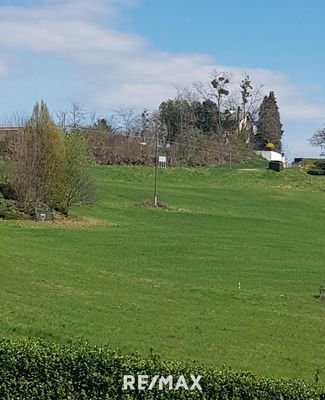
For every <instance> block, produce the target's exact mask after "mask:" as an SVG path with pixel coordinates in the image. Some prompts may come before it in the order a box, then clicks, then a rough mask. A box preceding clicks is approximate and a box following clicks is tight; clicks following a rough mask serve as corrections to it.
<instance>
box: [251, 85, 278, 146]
mask: <svg viewBox="0 0 325 400" xmlns="http://www.w3.org/2000/svg"><path fill="white" fill-rule="evenodd" d="M282 134H283V130H282V124H281V121H280V113H279V107H278V105H277V102H276V99H275V96H274V92H270V94H269V95H268V96H265V97H264V99H263V102H262V104H261V106H260V110H259V119H258V122H257V134H256V136H255V139H256V147H257V149H258V150H263V149H264V148H265V145H266V144H267V143H273V144H274V146H275V150H276V151H281V148H282V145H281V138H282Z"/></svg>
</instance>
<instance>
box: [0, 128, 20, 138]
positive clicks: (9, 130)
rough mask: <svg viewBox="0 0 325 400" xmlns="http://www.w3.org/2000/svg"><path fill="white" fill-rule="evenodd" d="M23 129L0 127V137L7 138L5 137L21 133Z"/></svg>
mask: <svg viewBox="0 0 325 400" xmlns="http://www.w3.org/2000/svg"><path fill="white" fill-rule="evenodd" d="M23 129H24V128H22V127H20V126H0V136H1V137H3V136H7V135H12V134H15V133H19V132H22V130H23Z"/></svg>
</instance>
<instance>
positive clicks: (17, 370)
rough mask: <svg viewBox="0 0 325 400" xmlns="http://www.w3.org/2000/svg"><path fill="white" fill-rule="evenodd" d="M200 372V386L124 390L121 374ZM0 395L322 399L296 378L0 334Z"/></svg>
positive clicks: (323, 396)
mask: <svg viewBox="0 0 325 400" xmlns="http://www.w3.org/2000/svg"><path fill="white" fill-rule="evenodd" d="M139 374H146V375H149V376H154V375H163V376H168V375H173V376H175V377H178V376H179V375H184V376H189V375H190V374H194V375H202V380H201V382H200V384H201V386H202V392H200V391H193V392H191V391H185V390H179V391H173V390H172V391H168V390H166V389H164V390H159V389H158V388H154V389H153V390H152V391H137V390H136V391H123V390H122V383H123V375H139ZM0 398H1V399H8V400H9V399H10V400H14V399H26V400H27V399H28V400H33V399H37V400H43V399H44V400H45V399H46V400H50V399H53V400H54V399H56V400H60V399H66V400H67V399H70V400H74V399H80V400H81V399H92V400H96V399H142V400H145V399H151V400H153V399H173V400H178V399H219V400H235V399H236V400H241V399H243V400H244V399H245V400H270V399H274V400H275V399H279V400H280V399H282V400H307V399H310V400H311V399H313V400H320V399H322V400H324V399H325V391H324V390H323V389H321V388H319V387H316V386H311V385H307V384H305V383H303V382H298V381H285V380H274V379H263V378H258V377H257V376H255V375H254V374H251V373H244V372H238V373H236V372H231V371H226V370H224V371H218V370H216V369H214V368H212V367H204V366H201V365H198V364H194V363H192V364H191V363H181V362H167V361H162V360H161V359H160V358H159V357H157V356H155V355H152V354H151V355H148V356H146V357H141V356H140V355H137V354H135V355H131V356H125V355H121V354H120V353H119V352H116V351H112V350H110V349H108V348H99V347H91V346H89V345H88V344H69V345H57V344H53V343H46V342H42V341H35V340H17V341H10V340H4V339H3V340H0Z"/></svg>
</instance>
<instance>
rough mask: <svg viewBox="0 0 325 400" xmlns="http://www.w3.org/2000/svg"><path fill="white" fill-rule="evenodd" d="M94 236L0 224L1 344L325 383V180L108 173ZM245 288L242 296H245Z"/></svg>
mask: <svg viewBox="0 0 325 400" xmlns="http://www.w3.org/2000/svg"><path fill="white" fill-rule="evenodd" d="M94 173H95V175H96V179H97V182H98V203H97V205H96V207H94V208H92V209H86V208H76V209H75V210H74V212H75V213H77V214H81V215H85V216H90V217H93V218H97V219H100V220H103V221H106V222H108V224H107V226H106V225H103V226H96V227H91V228H60V227H51V226H49V225H47V224H43V225H42V224H40V225H39V227H38V226H37V227H35V226H34V225H33V226H28V225H24V224H21V223H17V222H14V221H13V222H11V221H2V222H1V223H0V321H1V322H0V335H2V336H37V337H42V338H45V339H47V340H55V341H59V342H63V341H66V340H68V339H70V338H72V339H77V338H86V339H88V340H89V341H90V342H91V343H97V344H104V343H108V344H110V345H111V346H112V347H114V348H116V347H119V348H121V350H122V351H123V352H131V351H140V352H148V351H149V350H150V349H151V348H153V350H154V351H155V352H157V353H159V354H161V355H162V356H163V357H165V358H168V359H183V360H192V359H195V360H198V361H200V362H203V363H206V364H214V365H216V366H219V367H222V366H223V365H225V366H231V367H232V368H233V369H248V370H252V371H256V372H258V373H259V374H260V375H264V376H265V375H266V376H275V377H299V378H305V379H307V380H313V377H314V374H315V371H316V369H318V368H319V369H320V370H321V373H320V377H321V382H322V383H325V333H324V332H325V330H324V329H325V303H324V304H322V303H320V302H319V301H318V300H317V299H315V298H314V297H313V295H315V294H317V293H318V288H319V286H320V285H321V284H325V260H324V255H325V251H324V230H325V224H324V222H325V221H324V212H325V191H324V189H325V180H323V178H321V177H314V178H312V181H311V178H310V177H308V176H306V175H304V174H303V173H301V172H300V171H299V170H287V171H283V172H282V173H280V174H277V173H272V172H270V171H266V170H264V169H257V170H249V171H245V170H241V169H238V168H237V169H232V170H228V169H225V168H210V169H208V168H196V169H167V170H164V171H159V198H160V200H161V201H163V202H164V203H166V204H167V205H168V211H167V210H160V209H159V210H156V209H153V208H148V207H145V206H144V205H143V204H144V201H145V200H149V199H151V197H152V194H153V193H152V192H153V176H154V175H153V171H152V169H150V168H140V167H139V168H135V167H134V168H131V167H96V168H95V170H94ZM238 282H240V284H241V289H240V290H239V289H238Z"/></svg>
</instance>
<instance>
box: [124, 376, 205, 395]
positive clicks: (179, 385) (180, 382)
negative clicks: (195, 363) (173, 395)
mask: <svg viewBox="0 0 325 400" xmlns="http://www.w3.org/2000/svg"><path fill="white" fill-rule="evenodd" d="M201 378H202V376H200V375H198V376H194V375H190V379H186V378H185V377H184V375H180V376H178V377H177V379H175V378H174V377H173V376H172V375H168V376H166V377H164V376H161V375H154V376H153V377H152V378H149V375H137V376H133V375H124V377H123V390H153V389H157V388H158V389H159V390H163V389H165V388H166V389H168V390H191V391H193V390H199V391H200V392H202V387H201V385H200V383H199V382H200V380H201Z"/></svg>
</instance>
